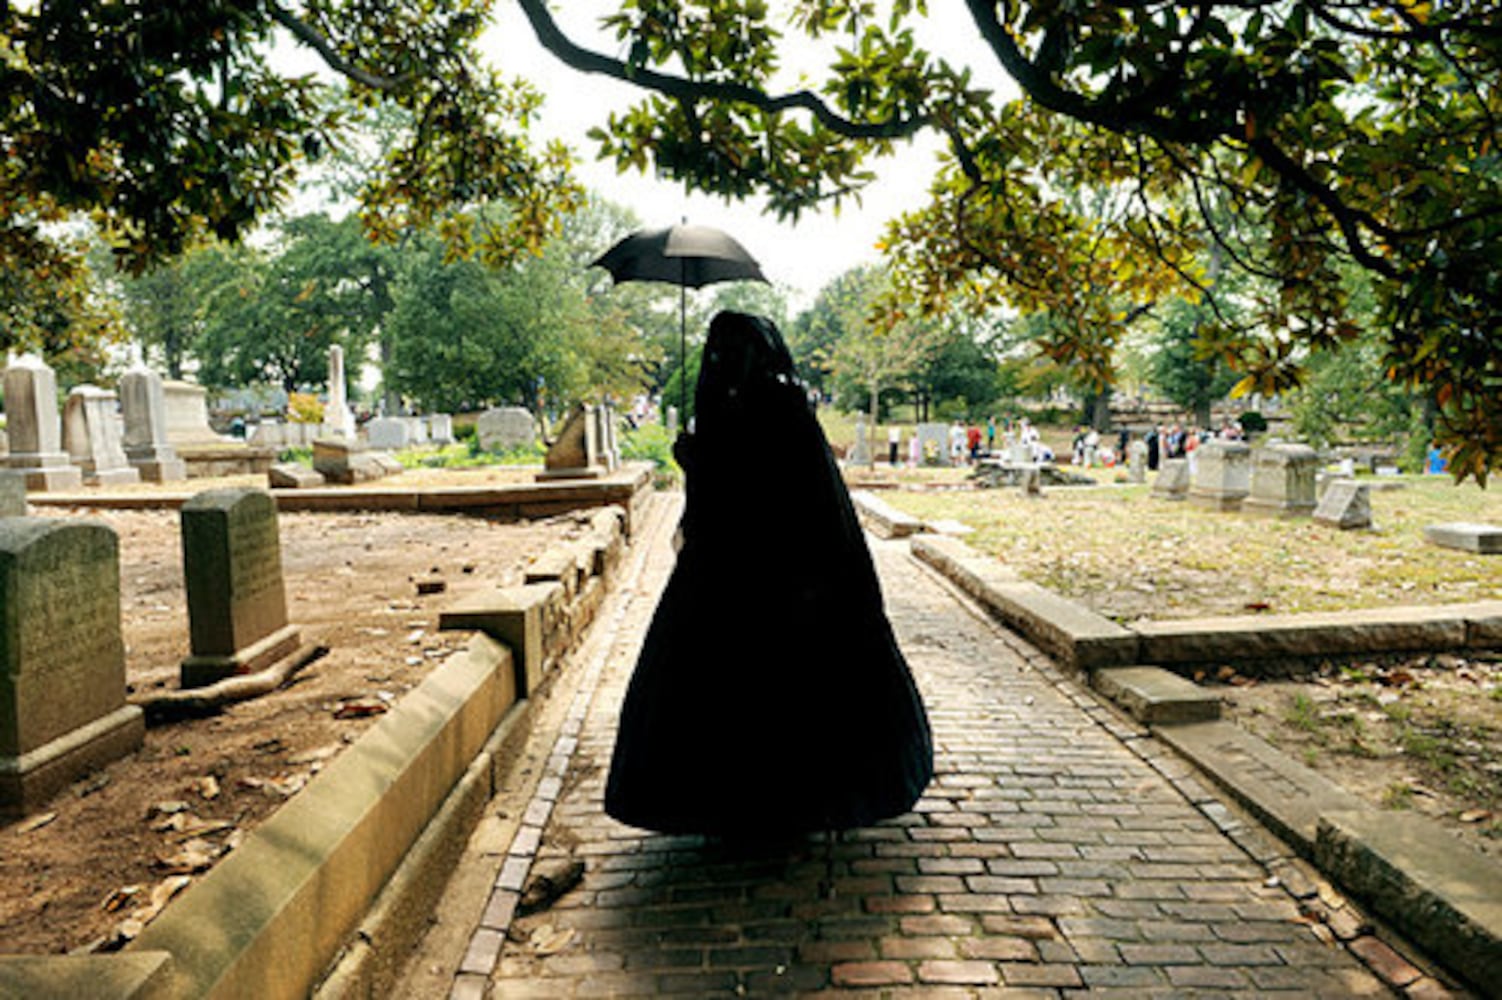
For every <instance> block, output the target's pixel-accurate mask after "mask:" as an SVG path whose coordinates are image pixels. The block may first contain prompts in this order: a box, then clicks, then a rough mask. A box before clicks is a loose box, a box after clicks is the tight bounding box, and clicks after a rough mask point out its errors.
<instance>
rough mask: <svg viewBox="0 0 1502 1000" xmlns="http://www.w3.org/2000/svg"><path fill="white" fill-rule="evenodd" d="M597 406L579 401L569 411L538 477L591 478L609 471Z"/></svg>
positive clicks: (549, 446) (551, 444) (549, 448)
mask: <svg viewBox="0 0 1502 1000" xmlns="http://www.w3.org/2000/svg"><path fill="white" fill-rule="evenodd" d="M594 409H595V408H594V407H593V406H591V405H589V404H588V403H579V404H578V405H577V406H575V407H574V409H573V410H572V411H571V412H570V413H569V417H568V420H567V421H565V422H564V425H563V430H561V431H559V432H558V437H557V438H555V439H554V440H553V441H552V442H551V443H550V444H549V445H548V452H547V456H546V457H545V458H544V460H543V466H544V468H543V471H541V472H539V473H538V474H537V478H538V479H588V478H593V477H596V476H598V475H600V474H601V473H602V472H604V471H605V470H604V469H603V468H602V466H601V465H600V460H599V454H600V442H599V423H598V422H597V421H596V419H595V414H594Z"/></svg>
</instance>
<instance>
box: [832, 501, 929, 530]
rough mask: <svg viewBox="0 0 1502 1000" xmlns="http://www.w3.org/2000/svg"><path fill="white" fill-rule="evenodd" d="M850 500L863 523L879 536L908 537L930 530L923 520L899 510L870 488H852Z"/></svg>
mask: <svg viewBox="0 0 1502 1000" xmlns="http://www.w3.org/2000/svg"><path fill="white" fill-rule="evenodd" d="M850 502H851V503H852V504H854V505H855V513H856V516H857V517H859V518H860V520H861V523H862V524H864V525H865V526H866V527H867V528H869V529H870V530H871V531H872V533H873V534H875V535H877V536H878V537H881V538H907V537H908V536H909V535H916V534H918V533H919V532H923V531H927V530H928V526H927V525H926V524H924V523H923V521H922V520H920V519H919V518H916V517H914V516H913V515H911V514H907V513H904V512H902V511H900V510H898V509H897V508H896V507H893V506H892V505H891V504H889V503H887V502H886V501H885V500H883V499H881V497H879V496H877V495H876V494H875V493H872V492H871V491H870V490H868V489H861V490H852V491H851V493H850Z"/></svg>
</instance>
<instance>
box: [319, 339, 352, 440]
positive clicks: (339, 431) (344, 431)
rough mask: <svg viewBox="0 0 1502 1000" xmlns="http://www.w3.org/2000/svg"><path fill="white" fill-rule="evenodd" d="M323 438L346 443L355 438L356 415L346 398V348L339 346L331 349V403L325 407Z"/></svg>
mask: <svg viewBox="0 0 1502 1000" xmlns="http://www.w3.org/2000/svg"><path fill="white" fill-rule="evenodd" d="M322 436H324V437H333V438H343V439H344V440H346V441H352V440H354V437H355V415H354V414H353V413H352V412H350V408H349V400H348V399H347V398H346V397H345V388H344V348H342V347H340V346H339V345H338V344H334V345H332V346H330V347H329V401H328V403H326V404H325V405H324V407H323V435H322Z"/></svg>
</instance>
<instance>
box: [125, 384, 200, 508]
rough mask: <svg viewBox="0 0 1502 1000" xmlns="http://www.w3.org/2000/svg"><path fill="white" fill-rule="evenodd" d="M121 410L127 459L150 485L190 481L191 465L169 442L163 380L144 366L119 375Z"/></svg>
mask: <svg viewBox="0 0 1502 1000" xmlns="http://www.w3.org/2000/svg"><path fill="white" fill-rule="evenodd" d="M120 410H121V412H122V413H123V414H124V415H125V435H124V438H123V440H122V444H123V445H124V448H125V459H126V461H128V462H129V463H130V464H131V466H133V467H134V468H135V470H136V471H137V472H138V473H140V476H141V478H142V479H143V480H145V481H146V482H149V483H166V482H172V481H175V480H178V479H186V478H188V466H187V463H185V462H184V461H183V460H182V459H181V458H178V457H177V452H176V451H174V450H173V448H172V445H171V444H170V443H169V442H168V440H167V402H166V396H165V394H164V393H163V390H162V377H161V376H160V375H158V374H157V373H156V372H154V371H152V370H151V369H150V368H147V367H146V366H145V365H140V364H138V365H134V366H132V367H131V368H129V369H127V370H126V372H125V374H123V375H121V376H120Z"/></svg>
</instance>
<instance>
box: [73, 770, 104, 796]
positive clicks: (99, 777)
mask: <svg viewBox="0 0 1502 1000" xmlns="http://www.w3.org/2000/svg"><path fill="white" fill-rule="evenodd" d="M109 783H110V776H109V775H108V774H105V773H104V772H103V771H100V772H99V773H98V774H96V775H94V776H92V777H90V778H87V779H85V780H83V781H80V782H79V783H78V784H76V785H74V786H73V794H74V795H77V796H78V797H79V798H81V799H85V798H88V797H89V796H90V795H93V794H94V793H95V792H97V791H99V790H100V789H102V788H104V786H106V785H108V784H109Z"/></svg>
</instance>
